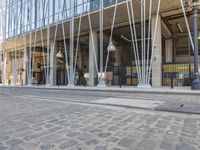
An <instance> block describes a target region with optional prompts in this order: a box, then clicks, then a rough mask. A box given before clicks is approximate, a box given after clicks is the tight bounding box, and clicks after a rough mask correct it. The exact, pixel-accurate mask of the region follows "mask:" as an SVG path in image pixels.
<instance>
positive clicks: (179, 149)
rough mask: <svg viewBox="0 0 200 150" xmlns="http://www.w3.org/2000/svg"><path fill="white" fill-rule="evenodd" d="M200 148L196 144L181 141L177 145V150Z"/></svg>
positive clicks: (196, 149)
mask: <svg viewBox="0 0 200 150" xmlns="http://www.w3.org/2000/svg"><path fill="white" fill-rule="evenodd" d="M199 148H200V147H197V146H196V145H192V144H187V143H181V144H178V145H177V148H176V150H199Z"/></svg>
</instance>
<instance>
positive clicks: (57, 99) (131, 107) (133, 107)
mask: <svg viewBox="0 0 200 150" xmlns="http://www.w3.org/2000/svg"><path fill="white" fill-rule="evenodd" d="M15 97H23V98H29V99H30V98H32V99H33V98H39V99H41V100H46V101H54V102H55V101H60V102H68V103H72V104H89V105H100V106H113V107H120V108H129V109H139V110H147V111H152V112H153V111H157V112H170V113H178V114H180V113H181V114H190V115H199V113H195V112H194V113H193V112H180V111H169V110H158V109H156V107H155V108H146V107H145V108H144V107H137V106H128V105H119V104H105V103H96V102H86V101H84V102H83V101H80V100H75V101H74V100H69V99H62V98H49V99H48V98H45V97H37V96H32V95H30V96H15Z"/></svg>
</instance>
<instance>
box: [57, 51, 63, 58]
mask: <svg viewBox="0 0 200 150" xmlns="http://www.w3.org/2000/svg"><path fill="white" fill-rule="evenodd" d="M56 57H57V58H63V53H62V52H61V50H59V51H58V53H57V54H56Z"/></svg>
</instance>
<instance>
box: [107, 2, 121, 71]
mask: <svg viewBox="0 0 200 150" xmlns="http://www.w3.org/2000/svg"><path fill="white" fill-rule="evenodd" d="M117 3H118V0H116V2H115V9H114V13H113V19H112V26H111V32H110V40H109V44H110V43H111V42H112V39H113V30H114V25H115V20H116V13H117ZM109 56H110V51H109V50H108V54H107V57H106V66H105V69H104V74H106V71H107V67H108V60H109Z"/></svg>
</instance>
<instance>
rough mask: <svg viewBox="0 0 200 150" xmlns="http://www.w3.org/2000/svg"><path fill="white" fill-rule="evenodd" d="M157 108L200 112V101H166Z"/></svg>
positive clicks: (193, 112)
mask: <svg viewBox="0 0 200 150" xmlns="http://www.w3.org/2000/svg"><path fill="white" fill-rule="evenodd" d="M155 110H161V111H170V112H182V113H191V114H200V103H198V102H165V103H164V104H161V105H159V106H157V107H156V108H155Z"/></svg>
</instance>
